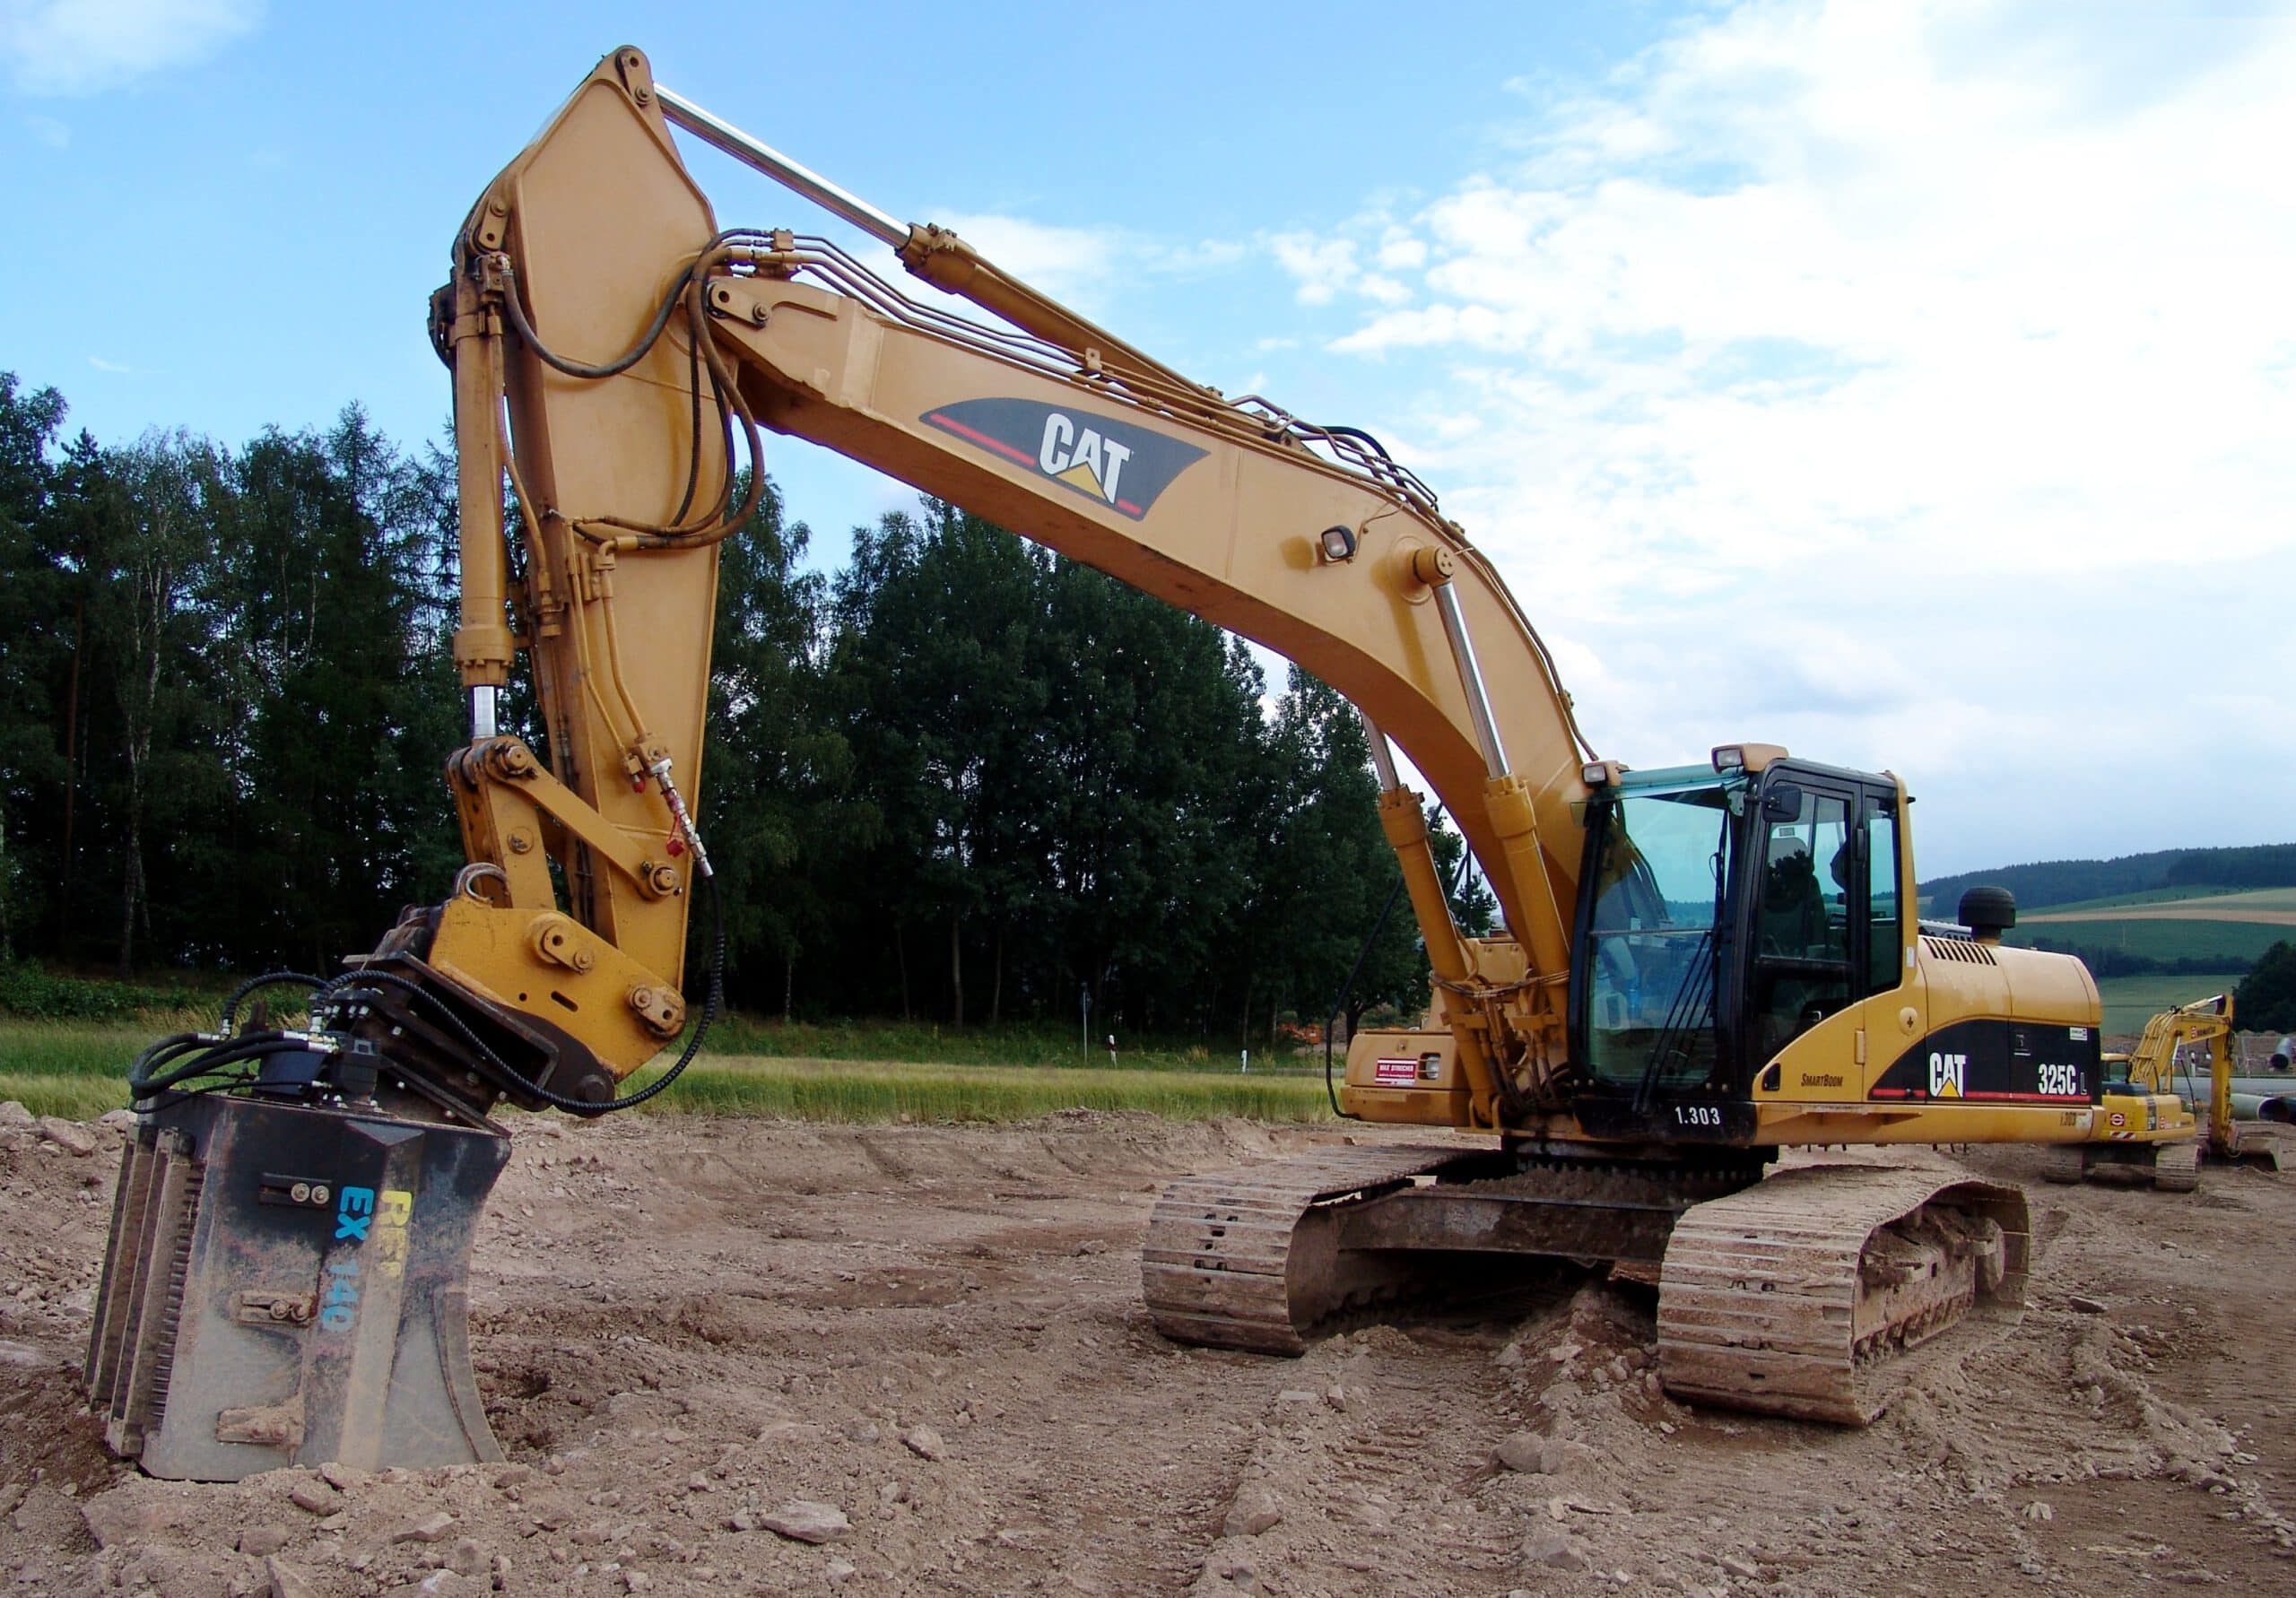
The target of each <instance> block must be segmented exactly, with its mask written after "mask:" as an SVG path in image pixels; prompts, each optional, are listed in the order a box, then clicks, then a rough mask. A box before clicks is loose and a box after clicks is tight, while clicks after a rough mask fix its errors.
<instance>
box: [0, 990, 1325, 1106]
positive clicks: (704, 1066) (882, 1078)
mask: <svg viewBox="0 0 2296 1598" xmlns="http://www.w3.org/2000/svg"><path fill="white" fill-rule="evenodd" d="M213 1024H214V1023H213V1017H204V1018H197V1019H194V1018H189V1017H185V1016H170V1017H168V1018H166V1019H165V1020H159V1021H155V1022H153V1023H152V1024H143V1023H137V1022H112V1021H40V1020H13V1019H6V1018H0V1099H14V1100H16V1101H18V1102H19V1103H21V1104H22V1105H23V1106H24V1107H26V1108H27V1109H29V1110H30V1111H31V1112H32V1113H33V1114H34V1115H40V1116H49V1115H54V1116H67V1117H70V1118H73V1119H80V1120H84V1119H87V1118H89V1117H91V1116H99V1115H101V1114H102V1113H103V1112H104V1111H106V1110H109V1109H118V1108H121V1107H124V1106H126V1103H127V1088H126V1072H127V1066H128V1063H129V1062H130V1061H132V1060H133V1059H135V1055H137V1054H138V1053H139V1052H140V1051H141V1050H143V1048H144V1047H146V1046H148V1045H149V1044H150V1043H152V1041H153V1039H155V1038H158V1037H160V1036H161V1035H162V1034H164V1033H166V1032H170V1031H174V1030H178V1029H182V1028H184V1027H186V1026H193V1025H205V1026H212V1025H213ZM724 1040H725V1042H726V1045H727V1048H728V1051H729V1052H726V1053H719V1052H718V1051H717V1050H716V1049H714V1048H713V1049H708V1050H705V1051H704V1052H703V1053H702V1054H701V1055H700V1056H699V1057H698V1058H696V1060H695V1061H694V1064H693V1065H692V1066H691V1069H689V1070H688V1071H687V1072H686V1073H685V1074H684V1076H683V1077H681V1078H680V1079H679V1081H678V1083H677V1085H676V1086H675V1087H674V1088H673V1089H671V1090H669V1091H668V1092H666V1093H664V1094H662V1095H660V1096H659V1097H658V1098H656V1099H652V1100H650V1101H648V1104H647V1106H646V1107H647V1108H648V1109H649V1110H657V1111H665V1112H681V1111H683V1112H688V1113H700V1114H722V1115H750V1116H782V1117H787V1118H790V1119H795V1120H816V1121H891V1122H900V1121H917V1122H938V1121H1018V1120H1026V1119H1030V1118H1031V1117H1033V1116H1041V1115H1047V1114H1049V1113H1050V1112H1052V1111H1054V1110H1060V1109H1075V1108H1083V1109H1102V1110H1145V1111H1148V1112H1150V1113H1152V1114H1154V1115H1159V1116H1165V1117H1167V1118H1168V1119H1173V1120H1202V1119H1209V1118H1213V1117H1218V1116H1247V1117H1249V1118H1251V1119H1254V1120H1262V1121H1312V1120H1321V1119H1324V1118H1326V1117H1327V1116H1329V1115H1330V1113H1331V1112H1330V1107H1329V1104H1328V1101H1327V1100H1326V1098H1325V1094H1324V1084H1323V1076H1322V1069H1321V1064H1320V1060H1321V1055H1320V1054H1318V1055H1317V1056H1316V1058H1315V1060H1314V1061H1313V1062H1312V1063H1311V1062H1310V1061H1309V1058H1308V1056H1306V1055H1283V1056H1279V1057H1269V1056H1266V1055H1260V1054H1257V1053H1255V1054H1254V1055H1253V1057H1252V1060H1251V1065H1250V1069H1249V1070H1248V1071H1245V1070H1243V1069H1242V1068H1241V1067H1242V1064H1243V1062H1242V1061H1241V1059H1240V1057H1239V1055H1226V1054H1222V1055H1213V1054H1210V1053H1209V1052H1207V1051H1205V1050H1204V1049H1185V1048H1184V1049H1163V1050H1155V1051H1147V1050H1126V1049H1123V1048H1119V1049H1118V1050H1117V1051H1116V1064H1114V1065H1113V1066H1112V1065H1111V1064H1110V1063H1109V1051H1108V1050H1107V1049H1106V1048H1101V1049H1099V1050H1096V1051H1094V1052H1093V1053H1092V1054H1091V1055H1085V1054H1083V1050H1082V1046H1081V1043H1080V1041H1079V1040H1078V1039H1076V1038H1068V1039H1066V1040H1065V1043H1063V1042H1061V1041H1059V1040H1057V1039H1050V1038H1046V1037H1045V1036H1044V1035H1042V1034H1022V1033H1019V1032H1017V1031H1015V1030H1011V1029H1000V1031H998V1032H990V1031H989V1030H988V1029H980V1035H978V1036H975V1035H973V1034H972V1033H970V1032H965V1031H960V1032H955V1033H952V1034H949V1035H947V1037H946V1038H935V1032H934V1029H931V1028H929V1027H900V1026H886V1027H883V1028H874V1029H873V1028H871V1027H868V1026H866V1025H863V1024H853V1025H845V1026H839V1027H836V1028H799V1029H783V1028H779V1027H776V1026H771V1025H769V1024H766V1023H761V1022H755V1021H748V1020H740V1019H738V1018H737V1019H736V1020H735V1022H733V1023H732V1024H729V1025H728V1026H727V1027H726V1029H725V1033H724ZM712 1041H713V1043H714V1042H716V1041H718V1038H717V1037H716V1036H713V1038H712ZM782 1044H787V1045H795V1046H799V1047H802V1046H804V1045H806V1044H811V1045H813V1046H815V1047H814V1049H813V1050H812V1051H809V1052H806V1053H804V1054H796V1055H784V1054H782V1053H780V1052H779V1050H778V1047H777V1046H778V1045H782ZM1000 1047H1002V1048H1003V1049H1005V1050H1006V1051H1008V1052H1005V1053H1003V1054H1002V1055H1000V1054H999V1053H998V1050H999V1049H1000ZM734 1051H738V1052H734ZM832 1055H843V1056H844V1057H824V1056H832ZM952 1055H953V1056H955V1057H954V1058H951V1057H948V1056H952ZM1016 1056H1017V1057H1018V1059H1019V1060H1020V1062H1021V1063H1019V1064H1013V1063H1010V1062H1012V1061H1013V1060H1014V1059H1015V1058H1016ZM1031 1056H1033V1058H1031ZM1000 1060H1001V1061H1002V1062H1005V1063H998V1062H999V1061H1000ZM659 1069H660V1067H658V1066H657V1067H655V1068H651V1069H649V1070H647V1071H644V1072H640V1073H639V1074H638V1075H637V1076H635V1077H633V1078H632V1079H631V1081H630V1082H629V1084H628V1086H629V1087H631V1088H632V1089H635V1088H637V1087H639V1086H642V1085H643V1084H644V1083H646V1082H648V1081H652V1080H653V1078H654V1076H655V1075H656V1074H657V1073H658V1071H659Z"/></svg>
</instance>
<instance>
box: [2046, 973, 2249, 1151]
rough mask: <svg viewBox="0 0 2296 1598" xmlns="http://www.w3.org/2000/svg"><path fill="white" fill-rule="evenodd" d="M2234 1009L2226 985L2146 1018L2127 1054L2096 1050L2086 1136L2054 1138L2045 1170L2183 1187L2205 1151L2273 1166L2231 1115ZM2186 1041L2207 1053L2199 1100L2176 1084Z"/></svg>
mask: <svg viewBox="0 0 2296 1598" xmlns="http://www.w3.org/2000/svg"><path fill="white" fill-rule="evenodd" d="M2232 1013H2233V1012H2232V995H2231V994H2216V995H2214V996H2213V997H2212V998H2206V999H2198V1000H2195V1001H2194V1002H2193V1003H2189V1004H2179V1005H2178V1006H2177V1007H2176V1008H2175V1009H2174V1010H2163V1011H2162V1012H2160V1013H2159V1014H2158V1015H2155V1016H2153V1017H2152V1019H2151V1020H2147V1021H2146V1022H2145V1023H2144V1032H2143V1034H2142V1035H2141V1036H2139V1037H2138V1038H2137V1040H2136V1047H2135V1048H2133V1049H2131V1050H2130V1051H2129V1052H2128V1053H2126V1054H2125V1055H2124V1054H2108V1055H2104V1056H2103V1074H2104V1083H2103V1086H2102V1089H2101V1090H2100V1092H2099V1094H2098V1096H2097V1110H2096V1115H2095V1116H2094V1117H2093V1119H2092V1123H2091V1126H2090V1138H2089V1141H2088V1142H2085V1143H2059V1144H2057V1145H2055V1146H2054V1147H2052V1148H2051V1149H2050V1150H2049V1151H2048V1165H2047V1166H2046V1167H2045V1168H2044V1171H2043V1174H2044V1175H2045V1176H2046V1177H2048V1180H2049V1181H2052V1182H2079V1181H2082V1180H2083V1179H2084V1178H2085V1179H2087V1180H2089V1181H2107V1182H2123V1183H2129V1184H2143V1183H2147V1182H2149V1183H2151V1184H2152V1186H2153V1187H2154V1188H2156V1189H2157V1190H2159V1191H2160V1192H2162V1193H2190V1192H2191V1191H2192V1190H2193V1189H2194V1188H2196V1187H2197V1186H2199V1185H2200V1168H2201V1164H2202V1162H2203V1161H2204V1160H2205V1161H2206V1162H2207V1163H2209V1164H2211V1165H2247V1166H2253V1167H2255V1168H2258V1169H2260V1170H2270V1171H2276V1170H2278V1169H2279V1168H2280V1157H2279V1152H2278V1151H2277V1150H2276V1149H2274V1147H2273V1146H2272V1145H2270V1144H2268V1143H2266V1142H2260V1141H2258V1140H2256V1139H2251V1138H2246V1137H2243V1136H2241V1135H2240V1131H2239V1127H2238V1126H2237V1125H2234V1123H2233V1118H2232V1116H2233V1104H2232V1097H2233V1095H2232V1082H2233V1078H2234V1075H2235V1062H2234V1060H2233V1058H2232V1038H2233V1030H2234V1029H2233V1024H2232ZM2187 1049H2190V1050H2194V1051H2196V1052H2197V1053H2199V1054H2200V1055H2204V1056H2205V1058H2206V1059H2207V1061H2208V1101H2207V1104H2206V1106H2205V1107H2202V1106H2201V1105H2200V1103H2199V1102H2198V1100H2199V1099H2200V1094H2199V1093H2198V1091H2197V1090H2196V1091H2194V1093H2193V1094H2192V1097H2191V1098H2190V1099H2187V1098H2186V1097H2185V1095H2183V1094H2182V1093H2179V1091H2178V1090H2177V1077H2178V1074H2179V1070H2178V1067H2179V1062H2180V1061H2181V1060H2182V1059H2183V1058H2184V1056H2185V1052H2186V1051H2187ZM2187 1083H2188V1085H2189V1078H2187Z"/></svg>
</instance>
